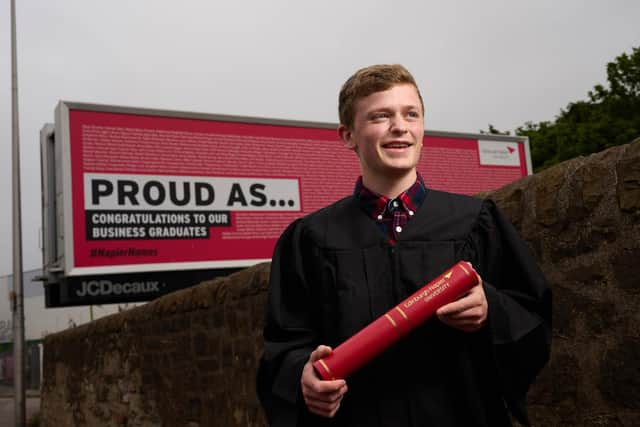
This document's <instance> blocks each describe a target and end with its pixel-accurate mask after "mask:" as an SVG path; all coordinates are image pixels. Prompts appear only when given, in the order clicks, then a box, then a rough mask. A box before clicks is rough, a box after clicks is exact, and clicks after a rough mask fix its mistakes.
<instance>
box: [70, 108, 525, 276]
mask: <svg viewBox="0 0 640 427" xmlns="http://www.w3.org/2000/svg"><path fill="white" fill-rule="evenodd" d="M61 106H62V107H63V108H62V110H63V112H62V116H61V119H62V121H63V126H65V127H64V128H63V132H62V134H63V135H64V136H65V138H63V140H66V141H64V142H63V143H65V142H66V144H67V151H66V152H67V153H68V155H69V164H70V168H69V170H70V172H69V173H68V176H67V184H68V186H69V187H70V189H71V197H70V198H67V203H68V205H67V206H66V208H65V209H66V210H65V216H66V217H67V218H66V219H65V221H66V226H65V240H66V242H65V245H66V246H65V248H66V249H65V252H66V255H65V256H66V266H65V267H66V274H68V275H82V274H97V273H123V272H127V273H128V272H141V271H154V270H155V271H162V270H180V269H202V268H227V267H244V266H248V265H252V264H254V263H256V262H260V261H265V260H269V259H270V258H271V254H272V251H273V248H274V246H275V243H276V241H277V239H278V237H279V236H280V234H281V233H282V231H283V230H284V229H285V227H286V226H287V225H288V224H289V223H291V222H292V221H293V220H294V219H296V218H298V217H300V216H303V215H306V214H308V213H310V212H313V211H315V210H317V209H319V208H321V207H323V206H326V205H327V204H329V203H331V202H333V201H335V200H338V199H340V198H342V197H345V196H348V195H349V194H351V192H352V191H353V187H354V183H355V180H356V178H357V177H358V175H359V163H358V159H357V156H356V155H355V153H353V152H351V151H348V150H347V149H345V148H344V147H343V145H342V143H341V141H340V140H339V138H338V135H337V132H336V130H335V126H334V125H328V124H319V123H298V122H284V121H277V120H271V121H269V120H264V119H247V118H244V119H241V118H234V117H228V116H205V115H198V114H192V115H189V114H186V113H180V114H178V113H171V112H159V111H155V110H140V109H135V110H134V109H126V108H122V107H107V106H95V105H89V104H74V103H61ZM526 149H527V147H526V144H524V143H523V142H522V141H517V140H492V139H491V137H490V136H488V135H478V136H476V137H474V136H473V135H471V136H470V135H462V134H460V135H457V134H451V133H440V134H438V133H429V132H427V133H426V135H425V140H424V148H423V154H422V159H421V162H420V164H419V171H420V173H421V174H422V175H423V176H424V178H425V181H426V182H427V185H428V186H430V187H432V188H436V189H442V190H447V191H453V192H458V193H465V194H474V193H477V192H479V191H484V190H488V189H493V188H498V187H500V186H502V185H505V184H507V183H509V182H511V181H514V180H516V179H519V178H521V177H522V176H525V175H527V173H528V168H527V151H526ZM69 218H70V220H69ZM69 237H71V238H70V239H69Z"/></svg>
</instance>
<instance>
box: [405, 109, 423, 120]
mask: <svg viewBox="0 0 640 427" xmlns="http://www.w3.org/2000/svg"><path fill="white" fill-rule="evenodd" d="M407 117H411V118H413V119H419V118H420V113H418V112H417V111H409V112H408V113H407Z"/></svg>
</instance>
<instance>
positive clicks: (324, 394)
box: [302, 381, 347, 403]
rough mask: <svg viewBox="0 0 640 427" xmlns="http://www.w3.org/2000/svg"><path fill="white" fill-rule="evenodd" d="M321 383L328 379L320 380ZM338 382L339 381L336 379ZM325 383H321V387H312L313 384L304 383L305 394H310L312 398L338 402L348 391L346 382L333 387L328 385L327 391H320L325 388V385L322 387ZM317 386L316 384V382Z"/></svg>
mask: <svg viewBox="0 0 640 427" xmlns="http://www.w3.org/2000/svg"><path fill="white" fill-rule="evenodd" d="M319 382H320V383H325V382H328V381H319ZM336 382H337V381H336ZM323 385H324V384H321V386H320V387H315V388H314V387H312V386H307V385H305V384H303V385H302V387H303V394H304V395H305V396H309V397H310V398H313V399H316V400H319V401H322V402H328V403H331V402H336V401H338V400H339V399H341V398H342V396H343V395H344V394H345V393H346V392H347V385H346V384H344V383H343V384H342V385H339V386H338V388H334V387H333V386H331V387H327V391H319V390H318V388H319V389H324V387H322V386H323ZM314 386H315V384H314Z"/></svg>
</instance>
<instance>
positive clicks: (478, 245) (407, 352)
mask: <svg viewBox="0 0 640 427" xmlns="http://www.w3.org/2000/svg"><path fill="white" fill-rule="evenodd" d="M459 260H466V261H470V262H471V263H472V264H473V266H474V268H475V269H476V271H477V272H478V273H479V274H480V276H481V277H482V278H483V286H484V291H485V294H486V297H487V301H488V310H489V313H488V322H487V325H486V326H484V327H483V328H482V329H481V330H479V331H477V332H473V333H467V332H463V331H459V330H457V329H454V328H451V327H449V326H446V325H444V324H443V323H441V322H440V321H439V320H438V319H437V318H436V317H435V316H434V317H433V318H431V319H430V320H429V321H427V322H426V323H425V324H424V325H422V326H421V327H419V328H418V329H416V330H415V331H414V332H412V333H411V334H410V335H409V336H408V337H406V338H404V339H403V341H401V342H400V343H398V344H397V345H396V346H394V347H393V348H391V349H389V350H388V351H386V352H385V353H383V354H382V355H381V356H379V357H378V358H377V359H375V360H374V361H372V362H370V363H369V364H368V365H366V366H365V367H363V368H362V369H361V370H359V371H358V372H356V373H355V374H354V375H352V376H351V377H350V378H347V384H348V386H349V391H348V392H347V393H346V395H345V396H344V398H343V400H342V403H341V406H340V409H339V410H338V412H337V413H336V416H335V417H334V418H333V419H327V418H322V417H318V416H315V415H313V414H310V413H309V412H308V410H307V409H306V406H305V403H304V399H303V398H302V394H301V388H300V376H301V373H302V368H303V366H304V364H305V363H306V362H307V361H308V358H309V355H310V353H311V352H312V351H313V350H314V349H315V348H316V347H317V346H318V345H320V344H324V345H329V346H332V347H334V348H335V347H336V346H337V345H338V344H340V343H341V342H343V341H344V340H346V339H347V338H349V337H350V336H351V335H353V334H355V333H356V332H357V331H359V330H360V329H362V328H363V327H365V326H366V325H367V324H369V323H370V322H371V321H373V320H374V319H376V318H377V317H378V316H380V315H383V314H384V313H385V312H386V311H387V310H388V309H390V308H392V307H393V306H395V305H396V304H398V303H399V302H400V301H402V300H403V299H404V298H406V297H407V296H409V295H410V294H412V293H413V292H415V291H416V290H417V289H419V288H420V287H421V286H423V285H424V284H425V283H427V282H428V281H429V280H431V279H433V278H435V277H436V276H437V275H439V274H440V273H442V272H443V271H445V270H446V269H447V268H448V267H450V266H451V265H453V264H454V263H455V262H457V261H459ZM550 324H551V295H550V290H549V289H548V287H547V284H546V281H545V279H544V277H543V275H542V274H541V272H540V270H539V269H538V267H537V266H536V264H535V262H534V260H533V259H532V257H531V256H530V254H529V251H528V249H527V247H526V245H525V244H524V243H523V242H522V240H521V239H520V237H519V236H518V234H517V232H516V231H515V229H514V228H513V226H512V225H511V224H510V223H509V222H508V221H507V220H506V219H505V218H504V216H503V215H502V214H501V212H500V211H499V210H498V208H497V207H496V206H495V204H494V203H493V202H492V201H490V200H484V201H483V200H479V199H475V198H472V197H467V196H461V195H455V194H450V193H444V192H440V191H435V190H427V194H426V198H425V200H424V202H423V203H422V205H421V206H420V207H419V209H418V210H417V212H416V213H415V215H414V216H413V217H412V219H411V220H410V221H409V222H408V223H407V225H406V226H405V227H404V230H403V231H402V233H401V234H400V235H399V237H398V240H397V242H396V243H395V244H393V245H392V244H390V243H389V242H388V240H387V239H386V237H385V236H383V234H382V233H381V232H380V230H379V229H378V227H377V225H376V223H375V221H374V220H372V219H371V218H370V217H369V216H367V215H366V214H365V212H364V211H363V210H362V209H361V208H360V206H359V205H358V201H357V199H356V198H355V197H347V198H345V199H343V200H340V201H338V202H336V203H334V204H333V205H331V206H328V207H327V208H324V209H322V210H320V211H317V212H315V213H313V214H311V215H309V216H306V217H304V218H301V219H299V220H297V221H295V222H294V223H292V224H291V225H290V226H289V227H288V228H287V229H286V231H285V232H284V233H283V234H282V236H281V238H280V240H279V242H278V244H277V246H276V249H275V252H274V256H273V260H272V266H271V280H270V285H269V297H268V306H267V310H266V324H265V330H264V340H265V348H264V355H263V358H262V360H261V363H260V367H259V370H258V378H257V391H258V396H259V398H260V400H261V403H262V405H263V407H264V409H265V413H266V415H267V418H268V419H269V423H270V425H272V426H282V427H293V426H325V425H326V426H366V427H383V426H393V427H399V426H402V427H404V426H437V427H446V426H465V427H470V426H487V427H496V426H508V425H511V423H510V419H509V416H508V411H509V410H510V411H511V413H512V414H513V415H514V416H515V417H516V418H518V419H519V421H521V422H523V423H527V420H526V407H525V398H526V393H527V390H528V388H529V385H530V384H531V383H532V381H533V380H534V378H535V376H536V375H537V373H538V372H539V370H540V369H541V368H542V366H543V365H544V364H545V363H546V361H547V360H548V357H549V350H550Z"/></svg>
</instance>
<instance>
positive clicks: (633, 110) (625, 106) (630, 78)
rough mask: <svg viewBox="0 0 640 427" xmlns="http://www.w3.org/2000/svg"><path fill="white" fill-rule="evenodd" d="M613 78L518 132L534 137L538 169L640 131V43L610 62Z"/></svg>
mask: <svg viewBox="0 0 640 427" xmlns="http://www.w3.org/2000/svg"><path fill="white" fill-rule="evenodd" d="M607 81H608V87H604V86H602V85H599V84H598V85H596V86H595V87H594V88H593V90H592V91H590V92H589V93H588V96H589V99H588V100H587V101H577V102H572V103H570V104H569V105H567V107H566V108H564V109H562V110H560V114H559V115H558V116H557V117H556V119H555V121H553V122H550V121H543V122H540V123H532V122H526V123H525V124H524V125H523V126H521V127H518V128H517V129H516V132H515V133H516V135H521V136H528V137H529V142H530V146H531V159H532V163H533V166H534V169H535V170H540V169H544V168H547V167H549V166H551V165H554V164H556V163H559V162H562V161H565V160H568V159H571V158H573V157H576V156H580V155H587V154H591V153H594V152H598V151H601V150H604V149H606V148H609V147H613V146H615V145H621V144H626V143H629V142H631V141H632V140H633V139H634V138H637V137H638V136H640V47H637V48H633V49H632V52H631V54H626V53H623V54H622V55H620V56H618V57H617V58H616V59H615V61H613V62H610V63H608V64H607ZM489 131H490V132H491V133H493V132H492V131H496V129H495V128H493V126H490V129H489Z"/></svg>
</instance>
